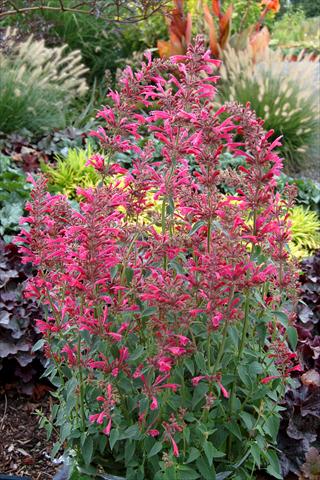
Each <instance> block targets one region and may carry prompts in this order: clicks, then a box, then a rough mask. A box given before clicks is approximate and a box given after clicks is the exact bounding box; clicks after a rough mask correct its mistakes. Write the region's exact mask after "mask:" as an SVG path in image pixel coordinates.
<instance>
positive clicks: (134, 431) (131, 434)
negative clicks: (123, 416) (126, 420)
mask: <svg viewBox="0 0 320 480" xmlns="http://www.w3.org/2000/svg"><path fill="white" fill-rule="evenodd" d="M139 437H140V432H139V427H138V425H131V427H128V428H127V429H126V430H125V431H124V432H123V433H122V434H121V440H124V439H126V438H133V439H134V440H138V439H139Z"/></svg>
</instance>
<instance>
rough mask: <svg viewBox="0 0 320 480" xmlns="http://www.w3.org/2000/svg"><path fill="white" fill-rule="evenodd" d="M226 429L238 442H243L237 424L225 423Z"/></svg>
mask: <svg viewBox="0 0 320 480" xmlns="http://www.w3.org/2000/svg"><path fill="white" fill-rule="evenodd" d="M224 426H225V428H226V429H227V430H229V432H230V433H232V435H234V436H235V437H236V438H237V439H238V440H240V441H242V435H241V431H240V428H239V426H238V424H237V423H225V425H224Z"/></svg>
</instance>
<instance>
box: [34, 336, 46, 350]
mask: <svg viewBox="0 0 320 480" xmlns="http://www.w3.org/2000/svg"><path fill="white" fill-rule="evenodd" d="M44 344H45V340H44V339H43V338H40V340H38V341H37V342H36V343H35V344H34V345H33V347H32V351H33V352H37V351H38V350H41V348H42V347H43V345H44Z"/></svg>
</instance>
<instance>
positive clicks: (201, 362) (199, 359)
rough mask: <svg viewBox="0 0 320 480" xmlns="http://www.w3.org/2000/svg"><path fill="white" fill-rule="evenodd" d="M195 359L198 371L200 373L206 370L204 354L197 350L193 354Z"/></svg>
mask: <svg viewBox="0 0 320 480" xmlns="http://www.w3.org/2000/svg"><path fill="white" fill-rule="evenodd" d="M194 359H195V361H196V365H197V367H198V369H199V371H200V373H204V372H205V371H206V361H205V359H204V355H203V353H202V352H197V353H196V354H195V356H194Z"/></svg>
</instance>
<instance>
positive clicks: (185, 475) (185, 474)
mask: <svg viewBox="0 0 320 480" xmlns="http://www.w3.org/2000/svg"><path fill="white" fill-rule="evenodd" d="M179 473H180V475H179V476H180V479H181V480H197V478H200V475H199V473H198V472H196V470H194V469H193V468H191V467H187V466H186V465H179Z"/></svg>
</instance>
